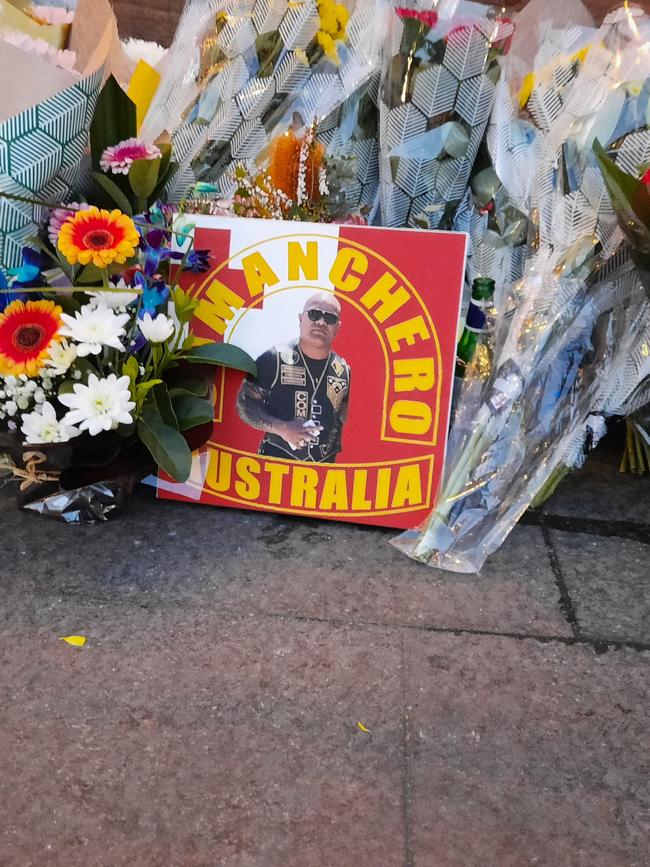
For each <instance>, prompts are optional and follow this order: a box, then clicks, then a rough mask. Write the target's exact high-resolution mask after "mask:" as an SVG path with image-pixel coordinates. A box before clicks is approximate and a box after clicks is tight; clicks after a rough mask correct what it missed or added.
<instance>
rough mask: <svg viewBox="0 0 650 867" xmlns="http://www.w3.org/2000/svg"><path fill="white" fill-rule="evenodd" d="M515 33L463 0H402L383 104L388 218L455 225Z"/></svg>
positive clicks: (398, 222)
mask: <svg viewBox="0 0 650 867" xmlns="http://www.w3.org/2000/svg"><path fill="white" fill-rule="evenodd" d="M513 33H514V24H513V22H512V20H511V19H510V18H506V17H504V16H502V15H501V14H500V13H499V12H498V11H497V10H496V9H492V8H491V7H488V6H480V5H479V4H476V3H471V2H465V0H461V2H460V3H458V2H445V0H443V2H441V3H439V4H434V3H432V2H428V0H411V2H404V3H401V2H400V3H399V4H398V3H396V4H395V6H394V14H393V15H392V17H391V20H390V31H389V37H388V46H387V57H386V59H385V61H384V68H383V74H382V86H381V97H380V105H379V108H380V154H381V156H380V175H381V208H382V220H383V223H384V225H387V226H420V227H422V228H428V229H437V228H450V227H451V224H452V218H453V214H454V211H455V210H456V207H457V206H458V204H459V203H460V202H461V200H462V199H463V197H464V195H465V191H466V188H467V183H468V180H469V176H470V172H471V171H472V167H473V165H474V161H475V159H476V155H477V153H478V150H479V147H480V145H481V142H482V140H483V135H484V133H485V128H486V126H487V123H488V119H489V117H490V112H491V110H492V104H493V101H494V93H495V85H496V82H497V81H498V78H499V65H498V62H497V60H498V58H499V57H500V56H501V55H502V54H504V53H506V52H507V51H508V47H509V43H510V40H511V38H512V35H513Z"/></svg>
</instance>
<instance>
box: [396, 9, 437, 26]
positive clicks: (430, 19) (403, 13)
mask: <svg viewBox="0 0 650 867" xmlns="http://www.w3.org/2000/svg"><path fill="white" fill-rule="evenodd" d="M395 12H396V13H397V15H398V16H399V17H400V18H417V20H418V21H421V22H422V23H423V24H426V26H427V27H435V26H436V24H437V23H438V13H437V12H418V11H417V10H415V9H406V8H405V7H404V6H398V7H397V8H396V9H395Z"/></svg>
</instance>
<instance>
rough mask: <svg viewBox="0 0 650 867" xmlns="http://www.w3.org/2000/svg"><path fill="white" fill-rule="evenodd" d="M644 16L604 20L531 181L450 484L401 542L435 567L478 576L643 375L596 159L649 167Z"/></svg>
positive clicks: (631, 302) (464, 409) (641, 305)
mask: <svg viewBox="0 0 650 867" xmlns="http://www.w3.org/2000/svg"><path fill="white" fill-rule="evenodd" d="M649 27H650V25H649V21H648V18H647V16H646V15H644V14H643V13H642V12H641V11H640V10H629V9H627V10H620V11H619V12H617V13H612V15H611V16H609V17H608V18H607V19H606V20H605V22H604V24H603V26H602V27H601V29H600V30H599V32H598V33H597V34H596V36H595V38H594V40H593V44H592V46H591V48H590V50H589V53H588V55H587V57H586V58H585V60H584V63H582V64H581V66H580V69H579V71H578V73H577V75H576V76H575V79H574V81H573V82H572V83H571V84H570V89H568V90H565V89H564V83H562V85H561V87H562V90H563V94H562V99H561V101H560V103H559V105H560V107H559V110H558V111H557V112H556V113H555V116H554V117H553V118H552V119H550V122H549V124H548V129H547V130H546V132H545V135H544V136H543V138H542V140H541V143H540V147H539V151H538V157H537V161H536V164H535V167H534V172H533V174H532V178H531V181H530V191H531V192H530V195H531V203H532V205H533V208H534V212H533V211H531V213H530V216H531V218H534V219H535V221H536V225H537V227H538V231H537V235H536V238H535V247H534V250H533V251H531V256H530V259H529V261H528V264H527V266H526V269H525V273H524V276H523V279H522V280H521V281H520V282H519V283H517V284H516V285H515V286H514V288H513V291H512V293H511V294H510V296H509V297H501V298H500V300H499V302H498V303H499V304H500V305H502V306H501V307H497V308H496V309H495V310H494V311H493V316H492V317H491V319H492V323H493V327H492V332H491V334H490V335H489V338H488V340H487V341H486V343H485V345H484V346H483V347H482V349H483V351H482V352H477V355H476V357H475V360H474V361H473V362H472V363H471V364H470V365H469V367H468V369H467V372H466V375H465V379H464V381H463V386H462V389H461V393H460V398H459V402H458V405H457V407H456V411H455V416H454V421H453V424H452V428H451V435H450V441H449V450H448V458H447V464H446V472H445V480H444V482H443V486H442V490H441V491H440V492H439V493H438V496H437V499H436V508H435V509H434V511H433V512H432V515H431V517H430V519H429V521H428V522H427V523H426V524H425V525H424V526H423V527H421V528H420V530H419V531H413V532H411V533H407V534H404V535H403V536H402V537H400V539H399V540H397V542H396V544H397V545H398V546H399V547H400V548H402V549H403V550H405V551H406V552H407V553H409V554H410V555H411V556H413V557H415V558H416V559H419V560H421V561H423V562H426V563H430V564H431V565H434V566H438V567H441V568H445V569H451V570H454V571H461V572H475V571H478V570H479V569H480V568H481V566H482V565H483V563H484V561H485V559H486V558H487V556H488V555H489V554H491V553H492V552H494V551H495V550H496V549H497V548H498V547H499V546H500V545H501V544H502V542H503V540H504V539H505V538H506V536H507V535H508V534H509V532H510V531H511V529H512V528H513V526H514V525H515V523H516V522H517V520H518V519H519V518H520V516H521V515H522V514H523V512H524V511H525V510H526V509H527V508H528V507H529V506H530V505H531V503H532V502H533V501H534V500H535V498H536V497H537V495H538V494H539V493H540V492H541V491H542V490H543V488H544V487H545V486H546V485H548V483H549V481H551V480H552V477H553V474H554V473H557V472H561V471H562V467H563V466H565V464H566V462H567V460H569V457H568V453H569V452H572V451H573V452H574V453H575V451H576V443H578V449H580V448H581V447H582V445H584V443H585V439H586V438H587V437H589V436H590V430H591V431H592V432H593V426H592V425H591V424H590V421H589V420H590V418H591V417H593V416H594V415H602V414H606V413H608V412H610V411H612V410H614V409H615V408H616V407H620V406H621V405H622V404H624V403H625V401H626V400H628V399H630V398H631V397H632V396H633V395H634V394H635V393H638V391H639V389H642V388H643V382H644V381H645V379H646V378H647V376H648V374H649V373H650V370H649V369H648V368H649V365H648V358H647V356H648V347H649V346H650V331H649V328H648V326H649V323H650V318H649V309H648V302H647V300H646V298H645V293H644V290H643V287H642V285H641V282H640V280H639V276H638V273H637V272H636V270H635V269H634V267H633V264H632V262H631V260H630V258H629V255H628V254H627V252H626V251H625V249H624V248H622V246H621V242H622V232H621V231H620V229H619V227H618V225H617V221H616V217H615V215H614V212H613V209H612V205H611V202H610V200H609V197H608V195H607V191H606V188H605V183H604V180H603V176H602V174H601V172H600V170H599V166H598V162H597V159H596V156H595V153H594V150H593V145H594V141H595V140H596V139H598V140H599V141H601V142H602V143H603V144H604V146H605V148H606V149H607V151H608V152H609V153H610V154H611V155H612V156H614V157H615V158H616V160H617V161H618V162H619V163H624V162H625V161H631V162H636V161H643V160H647V159H648V157H649V155H650V154H649V148H650V133H649V132H648V120H647V114H646V113H645V112H646V109H647V98H646V97H645V95H644V91H645V82H646V81H647V79H648V76H649V75H650V58H649V57H648V55H647V52H646V51H645V49H644V45H645V44H647V42H648V39H649V38H650V30H649Z"/></svg>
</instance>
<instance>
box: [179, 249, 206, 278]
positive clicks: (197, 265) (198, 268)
mask: <svg viewBox="0 0 650 867" xmlns="http://www.w3.org/2000/svg"><path fill="white" fill-rule="evenodd" d="M209 268H210V251H209V250H192V252H191V253H189V254H188V257H187V259H186V260H185V268H184V269H183V270H185V271H191V272H192V273H193V274H201V273H203V272H204V271H207V270H208V269H209Z"/></svg>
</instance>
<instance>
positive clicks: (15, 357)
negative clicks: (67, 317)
mask: <svg viewBox="0 0 650 867" xmlns="http://www.w3.org/2000/svg"><path fill="white" fill-rule="evenodd" d="M61 313H62V310H61V308H60V307H59V306H58V305H57V304H55V303H54V301H13V302H12V303H11V304H9V306H8V307H7V308H6V309H5V311H4V313H2V314H0V375H2V376H10V375H13V376H20V374H21V373H26V374H27V376H37V374H38V372H39V371H40V370H41V368H42V367H43V365H44V364H45V361H46V359H47V357H48V354H49V350H50V347H51V346H52V344H53V343H56V342H58V341H59V340H61V338H60V337H59V333H58V332H59V328H60V327H61V326H62V325H63V322H62V320H61Z"/></svg>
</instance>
